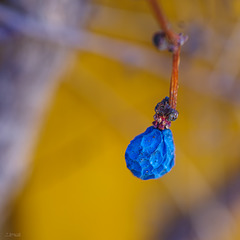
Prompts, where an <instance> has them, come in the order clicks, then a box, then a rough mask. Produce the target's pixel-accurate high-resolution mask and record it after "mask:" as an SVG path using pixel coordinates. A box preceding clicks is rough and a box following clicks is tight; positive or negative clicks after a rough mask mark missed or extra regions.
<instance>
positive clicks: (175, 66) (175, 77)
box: [148, 0, 186, 109]
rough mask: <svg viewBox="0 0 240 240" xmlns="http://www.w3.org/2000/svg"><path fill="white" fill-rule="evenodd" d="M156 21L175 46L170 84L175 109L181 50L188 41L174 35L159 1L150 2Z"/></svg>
mask: <svg viewBox="0 0 240 240" xmlns="http://www.w3.org/2000/svg"><path fill="white" fill-rule="evenodd" d="M148 2H149V4H150V6H151V8H152V10H153V12H154V14H155V16H156V19H157V21H158V23H159V25H160V27H161V29H162V30H163V32H164V33H165V34H166V36H167V39H168V41H169V43H171V44H172V45H173V49H172V52H173V64H172V76H171V83H170V91H169V104H170V106H171V107H172V108H173V109H176V107H177V93H178V68H179V63H180V48H181V45H182V44H183V43H184V42H185V41H186V39H184V38H182V39H181V37H182V35H178V34H176V33H174V32H173V31H172V30H171V29H170V28H169V26H168V23H167V20H166V18H165V17H164V14H163V12H162V9H161V7H160V5H159V3H158V2H157V0H148Z"/></svg>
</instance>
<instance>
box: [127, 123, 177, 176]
mask: <svg viewBox="0 0 240 240" xmlns="http://www.w3.org/2000/svg"><path fill="white" fill-rule="evenodd" d="M174 159H175V146H174V142H173V136H172V132H171V130H169V129H165V130H162V131H161V130H159V129H157V128H154V127H153V126H152V127H149V128H147V129H146V131H145V132H144V133H142V134H140V135H138V136H137V137H135V138H134V139H133V140H132V141H131V142H130V144H129V145H128V147H127V150H126V153H125V160H126V164H127V168H128V169H129V170H130V171H131V172H132V173H133V175H134V176H136V177H138V178H140V179H142V180H148V179H156V178H160V177H162V176H163V175H164V174H166V173H167V172H169V171H170V170H171V169H172V167H173V166H174Z"/></svg>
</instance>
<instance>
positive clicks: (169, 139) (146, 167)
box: [125, 0, 188, 180]
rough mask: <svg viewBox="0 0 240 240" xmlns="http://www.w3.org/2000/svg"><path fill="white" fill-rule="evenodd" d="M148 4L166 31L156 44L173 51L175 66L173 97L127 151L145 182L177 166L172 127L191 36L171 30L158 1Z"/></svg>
mask: <svg viewBox="0 0 240 240" xmlns="http://www.w3.org/2000/svg"><path fill="white" fill-rule="evenodd" d="M148 2H149V4H150V6H151V8H152V10H153V12H154V14H155V16H156V19H157V20H158V23H159V24H160V27H161V28H162V31H160V32H157V33H155V35H154V36H153V44H154V45H155V46H156V47H157V48H158V49H159V50H168V51H169V52H172V54H173V63H172V76H171V81H170V91H169V97H165V98H164V99H163V100H162V101H161V102H159V103H158V104H157V105H156V107H155V115H154V121H153V126H152V127H149V128H147V130H146V131H145V132H144V133H142V134H140V135H138V136H136V137H135V138H134V139H133V140H132V141H131V142H130V144H129V145H128V147H127V150H126V152H125V160H126V164H127V168H128V169H129V170H130V171H131V172H132V173H133V175H134V176H136V177H138V178H140V179H142V180H148V179H156V178H160V177H162V176H163V175H164V174H166V173H167V172H169V171H170V170H171V169H172V167H173V166H174V164H175V146H174V142H173V135H172V132H171V130H170V129H169V127H170V126H171V122H172V121H175V120H176V119H177V117H178V111H177V110H176V106H177V92H178V68H179V63H180V49H181V46H182V45H183V44H184V43H185V42H186V41H187V39H188V37H187V36H184V35H183V34H175V33H174V32H172V31H171V30H170V28H169V26H168V24H167V21H166V19H165V18H164V15H163V13H162V10H161V7H160V5H159V4H158V2H157V0H148Z"/></svg>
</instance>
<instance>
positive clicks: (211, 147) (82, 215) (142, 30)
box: [0, 0, 240, 240]
mask: <svg viewBox="0 0 240 240" xmlns="http://www.w3.org/2000/svg"><path fill="white" fill-rule="evenodd" d="M56 3H57V4H56ZM161 3H162V7H163V10H164V12H165V14H166V16H167V18H168V20H169V22H170V23H171V27H172V28H173V29H174V30H175V31H176V32H183V33H185V34H187V35H188V36H189V41H188V42H187V43H186V44H185V46H184V47H183V48H182V53H181V64H180V73H179V95H178V107H177V109H178V111H179V112H180V115H179V118H178V120H177V121H176V122H174V123H173V124H172V131H173V135H174V141H175V146H176V165H175V167H174V168H173V170H172V171H171V172H170V173H168V174H167V175H165V176H164V177H163V178H161V179H158V180H148V181H142V180H139V179H137V178H135V177H134V176H133V175H132V174H131V173H130V172H129V170H128V169H127V168H126V166H125V159H124V153H125V149H126V147H127V145H128V144H129V142H130V140H131V139H132V138H133V137H134V136H136V135H138V134H139V133H141V132H143V131H145V129H146V128H147V127H148V126H149V125H150V124H151V122H152V120H153V118H152V117H153V115H154V107H155V105H156V104H157V103H158V102H159V101H161V100H162V99H163V98H164V97H165V96H167V95H168V92H169V80H170V75H171V54H170V53H168V52H158V51H157V50H156V49H155V48H154V47H153V46H152V43H151V37H152V35H153V33H154V32H156V31H158V30H159V26H158V25H157V22H156V21H155V19H154V16H153V14H152V12H151V11H150V8H149V5H148V3H147V1H145V0H114V1H113V0H92V1H54V0H51V1H42V2H41V1H31V0H25V1H24V0H22V1H19V2H18V1H13V0H12V1H9V2H8V1H1V5H0V6H1V7H0V15H2V17H0V20H1V22H2V29H3V30H2V33H1V34H2V35H1V36H2V37H1V38H2V40H1V46H2V52H3V53H4V54H5V55H6V56H8V57H9V54H10V53H12V52H11V50H10V47H14V51H15V52H16V51H17V52H20V53H21V54H20V53H19V54H18V55H17V57H18V58H17V57H16V55H12V58H10V59H11V61H10V65H8V67H9V66H10V67H9V69H8V71H7V73H6V72H5V75H4V76H9V75H11V74H13V73H14V74H16V73H18V71H19V72H21V71H20V70H21V67H22V68H24V69H25V67H26V66H25V65H24V64H25V63H26V62H27V66H28V69H30V70H31V71H30V70H29V71H30V72H29V71H26V72H24V74H25V75H24V74H23V75H22V76H23V77H22V78H23V79H29V80H28V81H27V82H24V81H23V82H21V81H20V80H19V82H18V83H17V85H13V87H12V88H13V89H16V90H15V91H10V93H9V92H8V90H9V88H7V87H5V88H4V93H6V94H7V96H8V97H9V96H10V97H9V98H11V97H12V98H11V99H12V101H10V102H13V103H17V104H18V105H21V106H22V105H24V104H25V105H24V106H25V107H24V108H23V109H22V108H20V107H19V108H17V109H18V114H20V116H23V115H24V116H28V114H30V113H31V114H32V115H33V116H34V117H31V118H29V119H30V120H29V121H26V122H24V121H22V125H18V124H19V121H16V122H14V123H13V125H14V124H15V125H14V126H17V127H16V129H22V131H19V132H18V136H19V142H18V144H20V143H21V144H22V145H20V146H21V149H23V148H24V149H25V148H26V149H27V150H26V151H27V152H28V154H25V155H24V154H23V155H21V156H22V157H21V158H20V155H19V151H18V152H17V154H15V155H17V158H16V162H15V163H14V164H12V166H11V167H12V168H19V166H22V165H23V166H24V171H20V172H17V173H18V174H16V173H14V172H13V173H12V175H10V176H11V181H10V182H11V188H9V186H8V185H7V189H10V190H11V192H15V194H12V193H11V194H8V197H6V199H7V202H8V204H7V206H8V207H7V208H6V209H7V212H8V213H7V214H6V217H4V219H3V224H2V226H3V227H2V230H1V234H0V237H1V239H23V240H32V239H34V240H43V239H44V240H53V239H56V240H57V239H58V240H66V239H81V240H96V239H99V240H100V239H104V240H110V239H111V240H113V239H114V240H118V239H119V240H190V239H191V240H225V239H226V240H235V239H236V240H237V239H240V229H239V224H240V174H239V170H240V161H239V160H240V140H239V137H240V110H239V106H240V81H239V77H240V75H239V73H240V71H239V62H240V50H239V42H240V18H239V16H240V1H238V0H231V1H229V0H228V1H226V0H207V1H206V0H195V1H192V0H181V1H180V0H168V1H162V2H161ZM66 6H67V8H66ZM61 7H63V8H61ZM58 8H59V9H58ZM66 9H69V11H68V12H67V14H65V11H66ZM8 11H10V12H8ZM4 13H5V15H4ZM30 20H31V21H32V20H34V21H32V22H31V21H30ZM29 22H30V23H29ZM29 44H30V45H31V48H30V47H29ZM6 46H8V47H6ZM12 49H13V48H12ZM16 49H17V50H16ZM15 52H14V54H15ZM23 52H24V53H25V54H26V56H25V55H22V54H23ZM32 53H35V54H34V55H31V54H32ZM27 54H28V55H27ZM29 54H30V55H31V57H29ZM5 55H4V56H5ZM23 56H25V57H23ZM2 59H3V60H4V59H5V58H2ZM59 59H60V60H61V61H60V60H59ZM3 60H2V67H1V68H2V69H4V66H5V65H4V64H5V61H3ZM17 60H18V62H17ZM15 61H16V62H17V63H18V64H19V62H21V63H22V64H23V65H24V66H22V65H21V66H20V67H18V68H16V66H19V65H17V64H15ZM31 64H35V65H34V67H33V66H32V65H31ZM53 65H54V66H53ZM19 69H20V70H19ZM49 69H50V70H51V71H50V70H49ZM14 74H13V75H12V76H15V75H14ZM0 76H1V74H0ZM18 76H19V74H18ZM38 78H39V80H38V82H37V84H35V85H34V87H29V86H32V85H31V84H33V82H34V81H35V80H36V79H38ZM2 79H6V78H2ZM43 79H45V80H44V81H43ZM1 82H4V81H3V80H2V81H1ZM43 82H44V86H43ZM4 84H5V85H1V86H8V85H7V83H4ZM12 88H10V89H12ZM19 89H21V96H24V97H25V96H28V94H29V92H30V93H31V98H30V97H29V98H26V99H25V98H24V99H25V101H23V102H24V104H22V103H21V98H20V97H18V95H17V96H16V94H15V92H18V91H20V90H19ZM2 91H3V90H2ZM19 96H20V95H19ZM36 96H37V99H38V100H37V101H36V102H34V101H33V102H32V99H35V98H36ZM7 99H8V98H7ZM19 99H20V100H19ZM26 102H27V103H26ZM7 103H9V102H7ZM18 105H17V106H18ZM11 106H12V105H11ZM13 106H15V105H14V104H13ZM36 106H40V107H36ZM9 109H10V108H9ZM14 109H15V108H14ZM1 116H2V115H1ZM14 116H15V115H10V117H11V119H12V118H14ZM18 116H19V115H17V118H16V117H15V118H14V119H15V120H16V119H19V118H18ZM6 119H7V118H6ZM20 119H25V118H20ZM8 122H9V121H8ZM33 122H34V124H33ZM36 122H37V124H36ZM23 126H25V127H23ZM3 129H4V128H3ZM9 129H12V125H11V126H10V127H9ZM16 129H15V128H13V131H14V132H15V133H16V131H17V130H16ZM33 132H34V134H32V133H33ZM4 133H5V132H4ZM10 133H11V131H10V130H9V131H7V132H6V133H5V135H6V136H9V134H10ZM31 134H32V135H31ZM29 135H31V136H34V137H32V138H29V137H26V136H29ZM13 138H14V139H16V138H15V137H14V136H13ZM1 146H2V145H1ZM3 146H4V145H3ZM18 146H19V145H18ZM1 149H2V148H1ZM9 151H10V150H9ZM11 151H14V149H11ZM20 152H21V151H20ZM15 155H14V156H15ZM1 156H2V158H4V157H5V155H1ZM11 157H12V155H10V156H9V159H11ZM25 159H28V160H27V161H26V160H25ZM1 161H2V162H4V161H3V160H2V159H1ZM9 161H10V160H9ZM16 163H17V164H16ZM23 163H24V164H23ZM3 166H4V164H3ZM20 168H21V167H20ZM2 169H5V168H4V167H2V168H1V170H2ZM7 169H8V168H7ZM0 173H1V174H2V171H1V172H0ZM7 173H8V172H7ZM3 175H4V174H3ZM2 182H3V181H2ZM19 182H22V183H21V184H18V183H19ZM12 186H17V187H12ZM0 189H1V188H0ZM9 195H10V196H12V195H13V196H14V197H9ZM4 196H5V195H4V194H2V195H1V196H0V197H2V198H3V197H4ZM12 199H14V200H12ZM0 203H1V202H0ZM9 203H11V204H9ZM3 206H5V205H3ZM2 216H3V215H2ZM0 217H1V216H0Z"/></svg>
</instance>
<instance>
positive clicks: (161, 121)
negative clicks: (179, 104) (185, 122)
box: [153, 97, 178, 130]
mask: <svg viewBox="0 0 240 240" xmlns="http://www.w3.org/2000/svg"><path fill="white" fill-rule="evenodd" d="M153 118H154V121H153V126H154V127H155V128H158V129H159V130H164V129H168V128H170V126H171V122H172V121H175V120H176V119H177V118H178V111H177V110H176V109H173V108H172V107H171V106H170V104H169V97H165V98H164V99H163V100H162V101H161V102H159V103H158V104H157V105H156V107H155V115H154V116H153Z"/></svg>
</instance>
